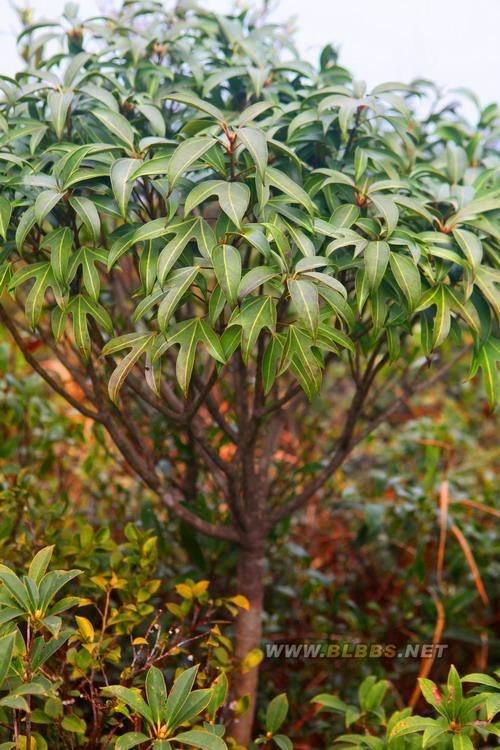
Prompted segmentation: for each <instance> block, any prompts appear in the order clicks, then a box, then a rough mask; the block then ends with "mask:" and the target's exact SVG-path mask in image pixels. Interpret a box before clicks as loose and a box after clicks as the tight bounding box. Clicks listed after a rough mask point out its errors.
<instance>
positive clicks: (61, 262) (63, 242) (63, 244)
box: [42, 227, 73, 283]
mask: <svg viewBox="0 0 500 750" xmlns="http://www.w3.org/2000/svg"><path fill="white" fill-rule="evenodd" d="M72 245H73V234H72V232H71V230H70V229H68V228H67V227H64V229H56V230H55V232H51V233H50V234H48V235H46V237H45V239H44V241H43V243H42V246H43V247H48V248H49V249H50V265H51V267H52V271H53V272H54V276H55V278H56V279H57V281H59V282H62V283H64V282H66V280H67V277H68V271H69V260H70V254H71V248H72Z"/></svg>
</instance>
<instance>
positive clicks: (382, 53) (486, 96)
mask: <svg viewBox="0 0 500 750" xmlns="http://www.w3.org/2000/svg"><path fill="white" fill-rule="evenodd" d="M14 2H15V3H16V4H17V5H19V6H24V5H26V4H27V5H31V6H32V7H35V8H36V17H40V16H44V17H51V18H54V17H56V18H57V16H58V14H59V13H60V12H61V9H62V8H63V6H64V2H65V0H31V3H30V2H29V1H28V2H27V0H12V4H14ZM104 2H105V0H83V2H82V3H81V6H82V7H84V8H85V14H84V15H91V14H93V13H94V12H96V11H97V10H98V9H102V8H103V7H105V5H104ZM115 2H116V0H115ZM166 2H169V0H166ZM108 3H109V0H108ZM113 4H114V3H113ZM202 5H203V6H205V7H207V6H208V7H210V8H213V9H214V10H219V11H220V10H226V9H229V8H230V7H231V5H232V3H231V2H230V0H202ZM293 16H295V19H296V20H295V26H296V29H297V40H298V45H299V48H300V50H301V52H302V54H303V55H304V56H306V57H307V58H309V59H314V58H316V57H317V54H318V51H319V49H320V48H321V46H322V45H323V44H325V43H326V42H330V41H331V42H333V43H334V44H336V45H340V48H341V57H340V62H341V64H344V65H346V66H347V67H349V68H350V69H352V70H353V71H354V74H355V75H356V77H358V78H361V79H363V80H365V81H367V83H368V85H369V86H370V85H375V84H377V83H381V82H383V81H390V80H399V81H405V82H406V81H409V80H410V79H412V78H414V77H425V78H431V79H433V80H434V81H436V82H437V83H438V84H439V85H441V86H443V87H445V88H453V87H458V86H465V87H468V88H472V89H473V90H474V91H475V92H476V93H477V94H478V95H479V97H480V99H481V100H482V102H483V103H488V102H490V101H493V100H496V101H498V100H499V99H500V41H499V31H500V0H282V2H281V4H280V5H279V6H278V9H277V10H276V11H275V12H274V16H273V17H274V18H276V19H289V18H290V17H293ZM0 19H1V21H0V73H2V74H7V75H9V74H12V73H14V72H15V71H16V70H17V69H18V67H19V61H18V58H17V54H16V48H15V42H14V35H15V31H16V16H15V13H14V11H13V10H12V5H11V0H0Z"/></svg>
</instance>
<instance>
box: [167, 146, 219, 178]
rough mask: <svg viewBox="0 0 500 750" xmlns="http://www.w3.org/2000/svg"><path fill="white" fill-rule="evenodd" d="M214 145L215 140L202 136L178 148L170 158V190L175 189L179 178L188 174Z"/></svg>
mask: <svg viewBox="0 0 500 750" xmlns="http://www.w3.org/2000/svg"><path fill="white" fill-rule="evenodd" d="M214 143H215V141H214V139H213V138H210V137H208V136H200V137H199V138H190V139H189V140H187V141H184V142H183V143H181V144H180V145H179V146H177V148H176V149H175V151H174V153H173V154H172V156H171V157H170V161H169V163H168V168H167V177H168V182H169V185H170V189H172V188H173V187H174V185H175V183H176V182H177V180H178V179H179V177H181V175H182V174H184V172H187V170H188V169H189V167H190V166H192V165H193V164H194V163H195V162H196V161H198V159H200V158H201V157H202V156H203V154H206V152H207V151H208V149H209V148H211V147H212V146H213V145H214Z"/></svg>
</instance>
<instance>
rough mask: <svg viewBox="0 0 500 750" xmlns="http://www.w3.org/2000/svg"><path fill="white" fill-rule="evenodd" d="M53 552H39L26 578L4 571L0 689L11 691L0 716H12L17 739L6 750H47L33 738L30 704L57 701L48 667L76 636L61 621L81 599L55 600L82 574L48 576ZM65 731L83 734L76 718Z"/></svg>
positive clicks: (0, 704)
mask: <svg viewBox="0 0 500 750" xmlns="http://www.w3.org/2000/svg"><path fill="white" fill-rule="evenodd" d="M52 552H53V547H45V548H44V549H42V550H40V552H38V553H37V554H36V555H35V557H34V558H33V560H32V562H31V565H30V566H29V569H28V573H27V575H26V576H23V577H22V578H19V577H18V576H17V575H16V574H15V573H14V572H13V571H12V570H11V569H10V568H8V567H7V566H6V565H0V582H1V583H2V586H1V588H0V634H1V635H0V689H1V688H2V687H3V686H4V684H6V685H7V690H8V692H7V695H6V696H5V697H3V698H1V699H0V710H2V709H10V710H11V711H12V713H13V732H14V739H15V743H6V744H2V749H3V750H4V749H5V750H7V748H9V747H14V746H15V747H23V748H27V749H28V750H33V749H34V748H38V749H39V750H43V748H45V747H46V743H44V740H43V737H41V736H40V735H39V733H37V732H32V705H31V700H32V698H33V696H43V697H44V698H45V699H49V700H50V698H54V697H55V694H54V685H53V683H52V681H51V680H50V679H48V678H47V676H46V674H45V671H44V665H45V664H46V662H47V661H48V660H49V659H51V658H52V657H53V655H54V654H55V653H56V652H57V651H58V650H59V649H60V648H61V647H62V646H63V645H64V644H65V643H66V641H67V640H68V638H69V637H70V636H71V634H72V632H73V631H72V630H71V629H63V627H62V624H63V623H62V619H61V617H60V615H61V614H62V613H63V612H65V611H66V610H68V609H69V608H70V607H73V606H75V605H76V604H78V603H79V599H78V598H77V597H71V596H70V597H64V598H62V599H59V600H57V601H56V600H55V597H56V596H57V594H58V593H59V591H60V590H61V589H62V588H63V587H64V586H65V585H66V584H67V583H69V582H70V581H71V580H72V579H73V578H75V577H76V576H77V575H79V574H80V573H81V572H82V571H80V570H67V571H66V570H51V571H50V572H47V568H48V565H49V563H50V559H51V557H52ZM21 628H22V629H21ZM21 717H23V718H24V721H21ZM62 725H63V726H65V728H67V729H68V730H69V731H72V729H73V728H74V727H75V725H77V726H78V731H79V730H80V729H81V721H80V719H79V718H78V717H77V716H76V715H71V714H68V715H67V716H66V717H65V718H64V719H62ZM84 727H85V725H84V724H83V728H84ZM37 743H40V744H37Z"/></svg>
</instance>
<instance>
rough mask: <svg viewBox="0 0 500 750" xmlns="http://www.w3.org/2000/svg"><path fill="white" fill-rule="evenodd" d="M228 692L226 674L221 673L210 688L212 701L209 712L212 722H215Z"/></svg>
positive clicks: (210, 701)
mask: <svg viewBox="0 0 500 750" xmlns="http://www.w3.org/2000/svg"><path fill="white" fill-rule="evenodd" d="M228 690H229V683H228V680H227V676H226V673H225V672H221V673H220V674H219V675H218V677H216V678H215V680H214V681H213V682H212V685H211V687H210V699H209V702H208V704H207V711H208V714H209V716H210V718H211V719H212V721H214V720H215V716H216V714H217V711H218V710H219V708H220V707H221V706H223V705H224V702H225V700H226V696H227V693H228Z"/></svg>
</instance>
